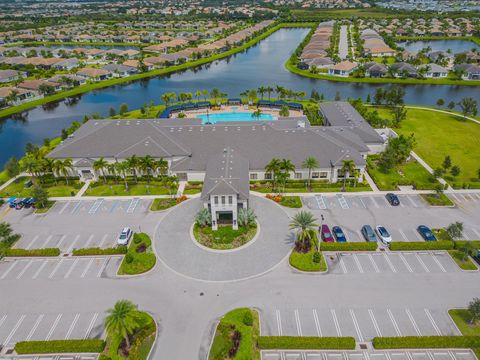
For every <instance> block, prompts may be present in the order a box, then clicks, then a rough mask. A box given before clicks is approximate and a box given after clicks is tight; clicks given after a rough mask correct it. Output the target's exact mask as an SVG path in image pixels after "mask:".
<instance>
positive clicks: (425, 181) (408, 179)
mask: <svg viewBox="0 0 480 360" xmlns="http://www.w3.org/2000/svg"><path fill="white" fill-rule="evenodd" d="M377 159H378V156H375V155H372V156H369V157H368V158H367V165H368V167H367V169H368V173H369V174H370V176H371V177H372V179H373V181H374V182H375V184H377V186H378V188H379V189H380V190H384V191H385V190H397V189H398V186H399V185H400V186H402V185H413V186H415V188H416V189H418V190H433V189H435V186H436V185H438V184H440V183H439V182H438V181H437V180H436V179H435V178H434V177H433V176H432V175H431V174H430V173H429V172H428V171H427V170H426V169H425V168H424V167H423V166H422V165H421V164H420V163H419V162H417V161H416V160H414V159H412V160H410V161H408V162H406V163H405V164H402V165H399V166H397V168H395V169H392V170H390V171H389V172H388V173H384V172H382V171H380V169H379V167H378V166H377V163H376V160H377Z"/></svg>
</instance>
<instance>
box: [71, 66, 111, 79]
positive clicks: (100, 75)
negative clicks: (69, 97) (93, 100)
mask: <svg viewBox="0 0 480 360" xmlns="http://www.w3.org/2000/svg"><path fill="white" fill-rule="evenodd" d="M77 75H78V76H80V77H82V78H84V79H87V80H90V81H100V80H106V79H110V78H112V76H113V74H112V73H111V72H110V71H108V70H105V69H97V68H82V69H80V70H78V71H77Z"/></svg>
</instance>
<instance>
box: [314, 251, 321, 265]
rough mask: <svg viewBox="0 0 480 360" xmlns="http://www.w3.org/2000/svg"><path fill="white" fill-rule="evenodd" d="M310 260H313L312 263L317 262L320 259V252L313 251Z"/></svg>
mask: <svg viewBox="0 0 480 360" xmlns="http://www.w3.org/2000/svg"><path fill="white" fill-rule="evenodd" d="M312 260H313V262H314V263H317V264H318V263H319V262H320V260H321V257H320V253H319V252H317V251H315V252H314V253H313V259H312Z"/></svg>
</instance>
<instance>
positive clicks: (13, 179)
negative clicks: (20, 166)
mask: <svg viewBox="0 0 480 360" xmlns="http://www.w3.org/2000/svg"><path fill="white" fill-rule="evenodd" d="M22 176H28V175H27V174H26V173H21V174H18V175H17V176H15V177H13V178H11V179H8V180H7V181H6V182H4V183H3V184H2V185H0V190H3V189H5V188H6V187H7V186H8V185H10V184H11V183H12V182H14V181H15V180H17V179H18V178H20V177H22Z"/></svg>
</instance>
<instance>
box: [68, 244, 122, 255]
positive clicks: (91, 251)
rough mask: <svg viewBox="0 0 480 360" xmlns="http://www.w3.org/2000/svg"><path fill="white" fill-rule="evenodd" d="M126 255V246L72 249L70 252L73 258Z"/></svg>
mask: <svg viewBox="0 0 480 360" xmlns="http://www.w3.org/2000/svg"><path fill="white" fill-rule="evenodd" d="M126 253H127V247H126V246H117V247H112V248H106V249H101V248H98V247H94V248H83V249H74V250H73V251H72V255H73V256H88V255H122V254H126Z"/></svg>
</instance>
